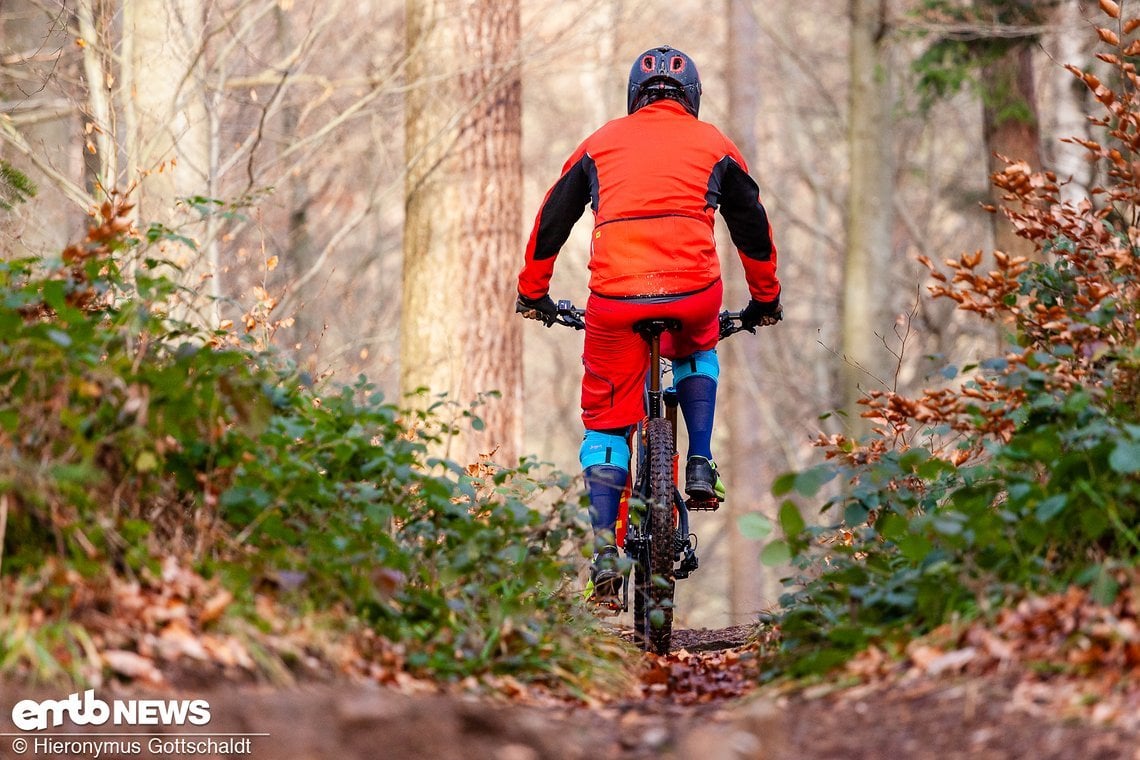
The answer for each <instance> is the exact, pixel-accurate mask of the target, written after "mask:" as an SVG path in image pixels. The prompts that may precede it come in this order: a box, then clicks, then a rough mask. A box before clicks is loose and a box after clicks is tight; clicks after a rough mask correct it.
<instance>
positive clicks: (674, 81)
mask: <svg viewBox="0 0 1140 760" xmlns="http://www.w3.org/2000/svg"><path fill="white" fill-rule="evenodd" d="M660 98H671V99H673V100H677V101H679V102H680V103H681V105H683V106H684V107H685V110H686V111H688V112H689V113H691V114H692V115H693V116H696V115H697V111H699V110H700V107H701V76H700V74H698V73H697V65H696V64H695V63H693V59H692V58H690V57H689V56H687V55H685V54H684V53H682V52H681V51H680V50H675V49H673V48H671V47H669V46H668V45H662V46H661V47H655V48H651V49H649V50H646V51H645V52H644V53H642V54H641V55H639V56H638V57H637V60H636V61H634V62H633V68H632V69H630V71H629V99H628V102H627V104H626V105H627V108H628V111H629V113H633V112H634V111H636V110H637V109H639V108H641V107H642V106H644V105H647V104H649V103H652V102H653V101H654V100H658V99H660Z"/></svg>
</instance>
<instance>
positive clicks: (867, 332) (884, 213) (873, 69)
mask: <svg viewBox="0 0 1140 760" xmlns="http://www.w3.org/2000/svg"><path fill="white" fill-rule="evenodd" d="M849 12H850V18H851V51H850V58H849V64H850V73H851V89H850V99H849V115H848V128H847V146H848V160H849V164H850V176H851V179H850V184H849V187H848V190H847V214H846V216H847V218H846V228H847V257H846V260H845V262H844V283H843V357H844V363H843V367H842V382H843V388H844V400H845V403H844V408H845V410H846V412H847V414H848V416H849V418H848V422H849V425H850V429H851V430H852V431H853V432H855V433H857V434H858V433H862V432H866V430H867V429H868V427H869V426H868V425H867V424H866V422H865V421H864V420H863V419H862V418H860V417H859V414H860V411H861V407H859V406H857V405H856V401H857V400H858V399H859V398H860V396H861V395H862V394H863V392H864V391H865V390H866V389H868V388H873V387H876V386H880V385H881V382H882V380H883V379H884V378H885V377H886V370H887V367H888V365H887V358H888V356H889V354H888V353H887V351H886V350H885V347H884V346H883V344H882V339H881V338H880V337H878V336H877V335H876V333H879V334H880V335H883V334H885V333H886V330H887V328H888V327H889V325H888V323H887V313H888V312H887V311H886V309H887V308H889V306H888V303H889V300H890V299H889V293H888V292H887V291H888V289H887V287H886V286H887V283H888V282H889V276H888V275H889V266H890V257H891V230H892V225H893V221H894V213H893V208H894V203H893V192H894V188H893V184H892V183H893V177H894V168H893V158H892V150H891V119H892V96H893V92H892V88H891V80H890V72H891V61H890V60H889V56H890V49H889V45H888V38H887V31H888V30H887V23H888V22H887V17H886V12H887V9H886V3H885V2H884V0H850V5H849Z"/></svg>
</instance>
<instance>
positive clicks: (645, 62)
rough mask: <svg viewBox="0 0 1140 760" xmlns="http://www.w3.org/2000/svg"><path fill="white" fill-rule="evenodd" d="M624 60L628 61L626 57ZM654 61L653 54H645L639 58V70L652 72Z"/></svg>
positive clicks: (647, 72)
mask: <svg viewBox="0 0 1140 760" xmlns="http://www.w3.org/2000/svg"><path fill="white" fill-rule="evenodd" d="M626 60H627V61H628V60H629V59H628V58H627V59H626ZM654 63H656V61H655V60H654V58H653V56H651V55H647V56H645V57H644V58H642V59H641V70H642V71H644V72H645V73H646V74H652V73H653V64H654Z"/></svg>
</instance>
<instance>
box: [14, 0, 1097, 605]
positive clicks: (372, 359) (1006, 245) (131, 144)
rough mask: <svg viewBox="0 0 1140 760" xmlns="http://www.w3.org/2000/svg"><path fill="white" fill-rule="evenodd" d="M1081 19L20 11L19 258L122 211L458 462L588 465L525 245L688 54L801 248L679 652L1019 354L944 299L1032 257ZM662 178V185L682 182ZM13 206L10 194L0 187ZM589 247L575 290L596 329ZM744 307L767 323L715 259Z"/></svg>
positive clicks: (810, 10) (733, 349)
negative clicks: (786, 475) (773, 492)
mask: <svg viewBox="0 0 1140 760" xmlns="http://www.w3.org/2000/svg"><path fill="white" fill-rule="evenodd" d="M1095 5H1096V4H1095V3H1082V2H1079V1H1078V0H1038V1H1037V2H1026V1H1024V0H847V1H846V2H844V1H842V0H713V1H712V2H698V1H697V0H673V1H672V2H669V3H665V2H648V1H644V0H576V1H575V2H557V3H556V2H539V1H538V0H406V2H405V0H353V1H351V2H350V1H349V0H320V1H319V2H317V1H316V0H65V1H64V2H60V1H59V0H0V24H2V26H0V161H2V162H3V167H4V168H5V170H6V171H7V170H8V169H15V170H17V171H18V172H20V173H22V174H24V175H26V176H27V177H28V178H30V179H31V180H32V182H33V183H34V185H35V187H36V190H37V192H36V193H35V195H34V197H28V198H26V202H22V203H16V202H14V200H15V198H14V196H22V195H24V194H25V193H23V192H22V191H21V190H20V189H19V188H17V187H13V186H10V185H3V186H0V190H2V191H3V193H4V194H3V196H0V199H2V200H4V204H3V205H4V206H5V207H8V206H10V208H6V209H5V210H4V211H2V212H0V241H2V242H0V251H2V254H3V256H5V257H14V256H25V255H37V256H44V257H53V256H58V254H59V251H60V250H62V249H63V247H64V246H65V245H66V244H67V243H68V242H69V241H72V240H75V239H77V238H78V237H81V236H82V234H83V231H84V230H85V229H86V223H87V221H88V216H89V213H90V212H91V210H92V209H93V208H95V207H96V206H97V205H98V204H99V203H101V202H102V201H103V200H104V199H105V197H106V196H107V194H108V193H110V192H124V193H129V195H130V198H131V199H132V200H133V202H134V203H135V204H136V206H135V212H134V213H135V214H137V219H138V225H139V228H140V230H143V231H144V232H146V233H148V234H149V235H150V236H151V237H152V238H153V239H155V240H157V241H160V243H161V245H162V246H163V247H164V248H165V250H166V251H167V254H168V255H169V257H170V258H171V259H172V260H173V261H175V262H176V263H178V264H179V266H181V267H182V271H183V273H184V278H185V280H184V281H185V282H186V284H188V285H190V286H191V287H192V289H193V290H194V291H196V292H198V293H200V294H201V296H202V297H201V298H196V297H191V296H187V297H186V298H185V299H184V301H185V306H186V308H187V310H188V311H190V312H193V313H196V314H197V318H199V319H201V320H203V321H204V322H205V323H207V324H224V323H227V322H232V323H234V324H235V325H237V326H238V327H239V329H249V330H251V331H252V332H253V333H255V334H256V335H257V337H258V338H259V339H260V340H262V341H264V342H265V343H266V344H271V345H274V346H276V347H277V348H278V349H280V350H281V351H282V352H285V353H287V354H289V355H291V356H292V357H293V358H294V359H295V361H296V362H297V363H298V364H300V365H301V366H304V367H307V368H308V369H309V371H310V372H311V373H312V374H313V375H315V376H326V377H331V378H332V379H333V380H334V381H336V380H340V381H344V382H351V381H353V380H354V379H355V378H356V377H357V375H358V374H360V373H364V374H366V375H368V376H369V377H370V378H372V379H373V380H374V381H375V382H376V383H377V384H378V385H379V386H380V387H381V388H383V389H384V391H385V394H386V395H387V396H388V397H389V398H399V397H401V394H404V393H407V392H409V391H412V390H414V389H416V388H418V387H426V388H428V389H429V391H428V392H429V394H430V395H438V394H443V393H446V394H448V395H447V398H449V399H452V400H455V401H457V402H458V403H459V405H460V406H459V407H458V410H462V409H464V408H466V404H467V403H468V402H469V401H470V400H471V399H474V398H475V397H476V396H477V394H479V393H480V392H486V391H492V390H494V391H498V392H499V393H500V395H499V396H498V397H497V398H486V399H484V400H483V401H484V403H482V404H481V405H480V406H478V407H477V408H476V413H477V414H479V415H480V416H482V417H483V418H484V419H485V420H486V425H485V426H484V427H483V429H482V430H481V431H478V432H474V433H472V434H470V435H466V436H463V437H461V438H460V439H457V440H456V441H454V442H453V448H452V450H451V451H450V452H449V453H450V454H451V455H452V456H453V457H456V458H459V459H461V460H466V461H473V460H474V459H475V458H477V456H478V455H480V454H491V455H492V457H493V458H495V459H497V460H501V461H504V462H513V461H515V460H516V459H517V457H518V456H520V455H524V454H534V455H537V456H538V457H539V458H541V459H544V460H549V461H552V462H554V463H555V464H556V465H557V466H559V467H561V468H563V469H566V470H568V471H573V470H576V468H577V461H576V454H577V447H578V442H579V439H580V434H581V424H580V421H579V418H578V405H577V404H578V383H579V378H580V371H581V370H580V358H579V352H580V340H581V336H580V335H577V334H572V333H571V331H568V330H554V329H552V330H545V329H543V328H542V327H541V326H539V325H538V324H537V323H533V322H526V323H524V322H523V320H521V319H518V318H516V317H515V315H514V314H513V308H514V288H515V275H516V273H517V271H518V268H519V267H520V266H521V262H522V252H523V247H524V243H525V235H526V234H527V232H528V231H529V228H530V224H531V223H532V221H533V217H534V213H535V211H536V209H537V207H538V204H539V202H540V200H541V198H542V195H543V194H544V193H545V191H546V189H547V188H548V187H549V185H550V184H551V183H552V182H553V181H554V180H555V179H556V178H557V176H558V173H559V170H560V167H561V165H562V162H563V161H564V160H565V159H566V157H567V156H569V155H570V153H571V151H572V150H573V149H574V148H575V147H576V146H577V144H578V143H579V142H580V141H581V140H582V139H583V138H584V137H585V136H586V135H587V134H589V133H590V132H591V131H593V130H594V129H596V128H597V127H598V126H600V125H601V124H602V123H603V122H605V121H606V120H608V119H611V118H615V117H618V116H621V115H623V114H624V104H625V82H626V77H627V74H628V70H629V65H630V62H631V61H632V60H633V59H634V57H635V56H636V55H637V54H638V53H640V52H641V51H642V50H644V49H645V48H647V47H650V46H653V45H657V44H662V43H667V44H670V45H673V46H675V47H678V48H680V49H682V50H684V51H685V52H687V53H688V54H690V55H691V56H692V57H693V58H694V59H695V60H696V62H697V64H698V66H699V68H700V70H701V74H702V78H703V80H704V97H703V100H702V109H701V116H702V118H703V119H706V120H709V121H712V122H714V123H716V124H718V125H719V126H721V127H722V129H724V130H725V131H726V132H727V133H728V134H729V135H730V136H731V137H732V138H733V139H734V140H735V141H736V142H737V144H738V145H739V146H740V147H741V150H742V152H743V154H744V156H745V157H746V159H747V160H748V161H749V164H750V169H751V173H752V174H753V176H754V177H756V179H757V181H758V182H759V184H760V187H761V192H762V196H763V199H764V201H765V204H766V206H767V208H768V211H769V215H770V217H771V219H772V221H773V225H774V227H775V234H776V236H777V243H778V245H779V249H780V253H781V259H780V276H781V279H782V281H783V284H784V303H785V315H786V316H785V321H784V322H783V323H782V324H781V325H779V326H778V327H777V328H774V329H767V330H763V331H761V332H760V334H758V335H757V336H756V337H754V338H753V337H751V336H748V335H744V336H739V337H736V338H733V339H732V340H730V341H728V342H726V343H725V344H724V346H723V349H722V359H723V364H724V366H725V370H724V374H723V377H724V381H723V383H722V386H721V396H720V399H721V401H720V408H719V426H718V435H717V440H716V444H715V447H714V448H715V451H716V453H717V457H718V460H719V462H720V464H721V467H722V471H723V472H724V473H725V475H726V479H727V482H728V485H729V492H730V497H731V500H730V502H729V503H728V505H727V507H726V508H725V509H722V510H721V511H720V512H718V513H716V514H714V515H707V516H706V515H700V516H698V517H699V519H697V520H696V525H695V530H696V531H697V533H698V534H699V535H700V538H701V545H700V548H701V552H700V554H701V559H702V568H701V571H700V572H699V573H697V574H696V575H695V576H694V578H693V579H691V580H689V581H687V582H686V583H684V584H681V585H680V587H679V601H678V605H679V610H678V621H679V624H680V625H683V626H715V625H727V624H737V623H746V622H749V621H751V620H754V619H755V615H756V612H757V611H758V610H760V609H763V608H766V607H768V606H770V605H773V604H774V603H775V598H776V595H777V593H778V584H777V583H776V579H775V574H774V571H773V570H771V569H770V568H763V567H762V566H761V565H760V563H759V561H758V558H757V554H758V544H756V543H754V542H752V541H749V540H748V539H747V538H746V537H745V536H744V535H742V534H741V533H740V530H739V528H738V522H737V519H736V518H738V517H739V516H741V515H743V514H747V513H750V512H754V511H757V510H759V511H764V512H768V511H769V510H770V509H771V508H772V499H771V497H770V496H768V495H767V494H768V487H769V485H770V483H771V482H772V480H773V478H774V477H775V476H776V475H778V474H780V473H782V472H785V471H787V470H790V469H794V468H802V467H804V466H805V465H806V464H808V463H809V462H810V461H811V460H812V458H813V456H815V454H814V453H813V448H812V446H811V441H812V440H813V439H814V438H815V437H816V436H817V435H818V434H819V433H820V432H821V431H822V432H828V433H833V432H841V431H846V432H858V431H859V430H860V429H861V425H863V424H865V423H864V422H863V421H862V420H861V419H860V418H859V417H858V412H857V411H854V412H853V411H852V409H853V408H854V407H853V401H854V399H855V398H856V397H857V396H858V394H859V393H860V392H862V391H865V390H872V389H876V388H878V389H883V388H887V389H892V388H893V389H898V390H900V391H913V390H915V389H919V388H922V387H927V386H930V385H936V384H938V383H942V382H946V381H948V380H949V378H946V377H944V376H943V370H944V368H945V367H946V366H947V364H948V363H951V362H958V363H963V362H968V361H972V360H975V359H977V358H979V357H982V356H988V355H991V354H993V353H995V352H997V351H998V348H999V341H1000V339H1001V336H1000V335H999V333H998V332H997V331H996V330H995V329H993V328H992V327H991V328H988V329H987V328H985V327H984V326H979V325H980V323H977V322H974V323H967V322H964V321H962V316H963V315H962V314H961V312H958V313H955V312H954V311H953V310H952V307H953V304H946V303H937V304H935V303H932V302H930V301H929V300H928V299H926V298H925V291H926V283H927V279H928V275H929V273H928V271H927V270H926V268H925V267H923V266H921V265H920V264H918V263H917V261H916V258H917V257H918V256H927V257H929V258H930V259H931V260H933V261H935V262H941V261H943V260H944V259H945V258H947V257H957V256H958V255H959V254H961V253H962V252H964V251H973V250H981V251H985V252H987V253H988V252H989V251H992V250H993V249H995V248H997V249H999V250H1003V251H1006V252H1009V253H1020V252H1022V250H1023V249H1021V248H1019V246H1021V245H1023V244H1024V241H1021V240H1019V239H1018V238H1016V237H1014V236H1013V235H1012V234H1011V232H1012V230H1011V228H1010V227H1009V225H1008V223H1006V222H1005V221H1004V218H1003V217H1000V216H998V215H994V214H988V213H986V212H985V211H984V210H983V208H982V207H983V206H984V205H986V204H989V203H992V202H993V200H994V199H993V198H992V197H991V195H990V192H991V189H990V187H991V186H990V183H989V175H990V174H991V173H992V172H994V171H996V170H999V169H1001V168H1002V167H1004V166H1005V164H1004V162H1003V161H1001V160H1000V159H999V158H996V157H995V156H1006V157H1009V158H1011V159H1014V160H1018V161H1024V162H1025V163H1026V164H1027V165H1028V166H1029V167H1030V168H1034V169H1036V168H1041V167H1045V168H1049V169H1052V170H1053V171H1055V172H1056V173H1057V174H1058V176H1059V177H1060V178H1061V179H1062V180H1068V181H1069V184H1067V185H1066V186H1065V190H1064V192H1065V193H1066V197H1067V198H1069V199H1074V198H1080V197H1082V196H1083V195H1084V194H1086V193H1087V189H1088V187H1089V186H1090V183H1091V182H1093V181H1094V179H1095V178H1093V177H1090V176H1088V172H1089V168H1088V167H1089V164H1088V163H1087V162H1086V161H1085V160H1084V158H1083V154H1084V151H1083V149H1081V148H1080V147H1079V146H1076V145H1073V144H1071V143H1067V142H1064V141H1063V140H1062V139H1061V138H1068V137H1072V136H1082V135H1084V133H1085V130H1086V128H1087V125H1086V123H1085V117H1084V114H1086V113H1088V112H1089V109H1088V107H1087V104H1086V103H1085V101H1084V99H1085V98H1087V97H1088V92H1087V89H1086V88H1084V87H1083V86H1081V84H1080V82H1079V81H1078V80H1077V79H1076V78H1075V77H1073V76H1072V74H1070V73H1069V72H1067V71H1065V70H1064V68H1063V65H1064V64H1066V63H1076V64H1078V65H1081V66H1090V65H1091V66H1095V64H1092V63H1090V61H1089V57H1090V56H1089V52H1088V51H1089V49H1091V47H1092V45H1093V43H1094V42H1095V41H1096V34H1095V32H1094V31H1093V28H1092V25H1091V23H1090V22H1089V20H1088V19H1089V17H1091V15H1092V13H1093V12H1094V11H1095V7H1093V6H1095ZM661 160H665V161H667V160H668V156H662V157H661ZM0 184H2V183H0ZM588 234H589V224H588V223H587V222H586V221H585V220H584V221H583V222H582V223H581V224H580V225H579V227H578V228H577V230H576V233H575V236H574V237H572V239H571V241H570V243H569V244H568V245H567V247H566V248H565V250H564V252H563V254H562V256H561V257H560V259H559V261H558V266H557V270H556V275H555V280H554V287H553V291H552V295H553V296H554V297H555V298H570V299H573V300H575V301H577V302H578V303H583V302H584V300H585V296H586V291H585V282H586V260H587V252H588V241H589V237H588ZM719 239H720V240H721V241H722V247H724V251H723V256H722V258H723V261H724V269H725V273H726V280H727V282H728V289H727V293H728V296H727V298H726V307H729V308H734V309H735V308H741V307H742V306H743V305H744V304H745V302H746V295H745V293H746V291H745V289H744V285H743V282H742V277H741V274H740V269H739V264H737V263H736V262H735V260H734V258H735V254H734V253H733V252H732V251H731V250H730V249H729V248H728V246H727V245H725V244H726V243H727V241H728V236H727V234H726V233H725V232H724V230H723V229H721V231H720V235H719Z"/></svg>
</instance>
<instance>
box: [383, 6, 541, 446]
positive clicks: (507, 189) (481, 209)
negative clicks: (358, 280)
mask: <svg viewBox="0 0 1140 760" xmlns="http://www.w3.org/2000/svg"><path fill="white" fill-rule="evenodd" d="M407 35H408V36H407V40H408V50H409V66H408V77H409V81H410V91H409V93H408V99H407V111H406V126H405V135H406V148H405V150H406V158H407V164H408V171H407V180H406V205H407V208H406V219H405V227H404V282H403V296H404V303H403V309H402V316H401V320H402V323H401V331H402V348H401V386H402V388H403V389H404V391H405V392H410V391H414V390H416V389H417V388H427V389H428V390H429V391H430V393H432V394H439V393H446V394H448V398H449V399H451V400H453V401H455V402H457V403H458V404H460V405H461V407H464V408H465V407H466V405H467V404H468V403H470V402H472V401H473V400H476V398H477V397H478V396H479V394H484V393H487V392H491V391H494V392H497V393H498V394H501V395H500V396H498V397H495V398H491V397H485V398H484V399H483V402H484V403H482V404H480V405H479V406H478V407H477V408H476V409H475V410H474V411H475V413H476V414H477V416H478V417H480V418H481V419H482V420H483V422H484V423H485V426H484V429H483V430H482V431H472V432H469V433H464V434H462V435H461V436H460V437H459V438H458V439H457V440H454V441H452V442H451V444H450V448H449V450H448V451H447V453H448V455H449V456H450V457H451V458H453V459H455V460H457V461H459V462H461V463H468V462H472V461H475V460H476V458H477V457H478V455H480V454H490V453H492V452H496V451H497V452H498V453H497V457H496V459H497V460H498V461H503V462H510V463H513V462H514V460H516V458H517V457H518V454H519V448H520V440H521V433H522V419H521V413H520V410H521V408H522V331H521V322H520V320H518V319H517V318H516V317H515V315H514V313H513V312H514V308H513V307H514V298H515V285H514V278H513V274H514V272H515V271H516V270H517V266H518V254H519V251H520V250H522V239H521V234H522V232H521V223H522V220H521V185H522V161H521V138H522V132H521V124H522V112H521V89H522V87H521V81H520V78H519V71H518V44H519V6H518V2H517V0H507V1H505V2H503V1H500V0H471V1H469V2H463V3H460V4H448V3H446V2H442V1H441V0H408V5H407ZM441 64H444V65H448V66H456V65H458V66H459V67H460V68H459V71H458V72H457V71H454V70H446V69H444V70H441Z"/></svg>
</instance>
